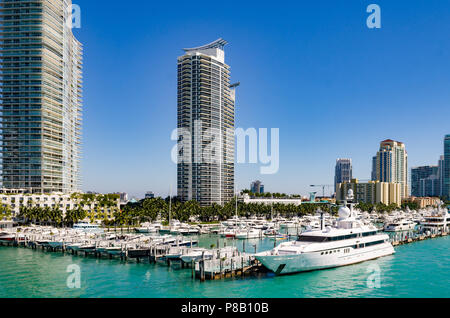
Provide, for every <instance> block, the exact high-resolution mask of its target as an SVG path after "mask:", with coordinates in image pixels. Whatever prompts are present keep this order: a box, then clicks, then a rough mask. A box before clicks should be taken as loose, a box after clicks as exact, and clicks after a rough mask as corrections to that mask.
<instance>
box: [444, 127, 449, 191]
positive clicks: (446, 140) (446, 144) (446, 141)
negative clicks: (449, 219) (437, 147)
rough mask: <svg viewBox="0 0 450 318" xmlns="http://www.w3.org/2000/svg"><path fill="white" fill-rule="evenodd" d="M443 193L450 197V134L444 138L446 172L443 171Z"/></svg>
mask: <svg viewBox="0 0 450 318" xmlns="http://www.w3.org/2000/svg"><path fill="white" fill-rule="evenodd" d="M443 180H444V182H443V187H444V190H443V193H442V195H443V196H444V197H446V198H447V199H450V135H446V136H445V138H444V173H443Z"/></svg>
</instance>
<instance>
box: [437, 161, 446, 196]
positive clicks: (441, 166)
mask: <svg viewBox="0 0 450 318" xmlns="http://www.w3.org/2000/svg"><path fill="white" fill-rule="evenodd" d="M438 167H439V169H438V170H439V172H438V173H439V196H440V197H442V196H443V195H444V170H445V160H444V156H441V157H440V158H439V163H438Z"/></svg>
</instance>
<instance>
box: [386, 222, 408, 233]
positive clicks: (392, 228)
mask: <svg viewBox="0 0 450 318" xmlns="http://www.w3.org/2000/svg"><path fill="white" fill-rule="evenodd" d="M415 227H416V223H415V222H413V221H411V220H399V221H395V222H391V223H386V225H385V226H384V231H385V232H401V231H410V230H414V228H415Z"/></svg>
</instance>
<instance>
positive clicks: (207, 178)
mask: <svg viewBox="0 0 450 318" xmlns="http://www.w3.org/2000/svg"><path fill="white" fill-rule="evenodd" d="M226 44H227V42H226V41H225V40H223V39H219V40H217V41H215V42H213V43H210V44H207V45H204V46H201V47H197V48H192V49H184V51H185V54H184V55H183V56H181V57H179V58H178V125H177V127H178V145H179V146H178V171H177V177H178V191H177V192H178V197H179V198H180V199H181V200H182V201H189V200H196V201H198V202H199V203H200V205H202V206H209V205H211V204H213V203H217V204H220V205H223V204H225V203H226V202H229V201H230V200H231V199H232V198H233V196H234V140H235V139H234V114H235V112H234V107H235V87H236V85H230V67H229V66H228V65H227V64H225V52H224V46H225V45H226Z"/></svg>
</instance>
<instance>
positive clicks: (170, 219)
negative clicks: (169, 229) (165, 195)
mask: <svg viewBox="0 0 450 318" xmlns="http://www.w3.org/2000/svg"><path fill="white" fill-rule="evenodd" d="M171 223H172V186H170V190H169V225H170V224H171Z"/></svg>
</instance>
